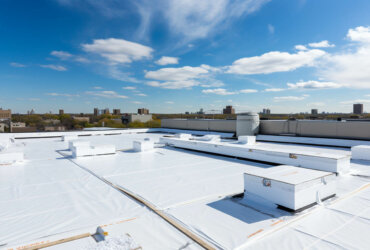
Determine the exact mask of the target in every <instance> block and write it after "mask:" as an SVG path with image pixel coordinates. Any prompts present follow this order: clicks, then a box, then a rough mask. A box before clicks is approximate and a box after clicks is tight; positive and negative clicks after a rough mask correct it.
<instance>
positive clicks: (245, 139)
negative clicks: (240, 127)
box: [238, 135, 256, 145]
mask: <svg viewBox="0 0 370 250" xmlns="http://www.w3.org/2000/svg"><path fill="white" fill-rule="evenodd" d="M238 142H239V143H241V144H246V145H253V144H255V143H256V137H255V136H251V135H241V136H239V137H238Z"/></svg>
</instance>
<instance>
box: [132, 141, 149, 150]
mask: <svg viewBox="0 0 370 250" xmlns="http://www.w3.org/2000/svg"><path fill="white" fill-rule="evenodd" d="M133 147H134V150H135V151H137V152H145V151H150V150H153V149H154V142H153V141H150V140H145V141H134V142H133Z"/></svg>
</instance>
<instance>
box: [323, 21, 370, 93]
mask: <svg viewBox="0 0 370 250" xmlns="http://www.w3.org/2000/svg"><path fill="white" fill-rule="evenodd" d="M347 37H348V39H350V40H351V41H352V42H354V46H353V49H351V50H347V51H344V52H341V53H337V54H332V55H328V56H327V57H325V60H323V61H322V63H321V65H320V68H319V69H318V75H319V76H320V77H321V78H323V79H325V80H326V81H331V82H336V83H339V84H341V85H343V86H345V87H349V88H370V70H369V69H370V27H362V26H360V27H357V28H355V29H350V30H349V31H348V34H347Z"/></svg>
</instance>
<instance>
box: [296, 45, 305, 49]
mask: <svg viewBox="0 0 370 250" xmlns="http://www.w3.org/2000/svg"><path fill="white" fill-rule="evenodd" d="M294 48H295V49H296V50H308V49H307V47H306V46H304V45H296V46H294Z"/></svg>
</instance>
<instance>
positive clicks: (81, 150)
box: [72, 144, 116, 158]
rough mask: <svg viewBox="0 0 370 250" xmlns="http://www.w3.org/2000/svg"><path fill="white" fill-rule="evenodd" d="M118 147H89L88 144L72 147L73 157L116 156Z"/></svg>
mask: <svg viewBox="0 0 370 250" xmlns="http://www.w3.org/2000/svg"><path fill="white" fill-rule="evenodd" d="M115 153H116V147H115V146H114V145H99V146H89V145H86V144H81V145H76V146H73V147H72V157H74V158H76V157H79V156H93V155H107V154H115Z"/></svg>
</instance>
